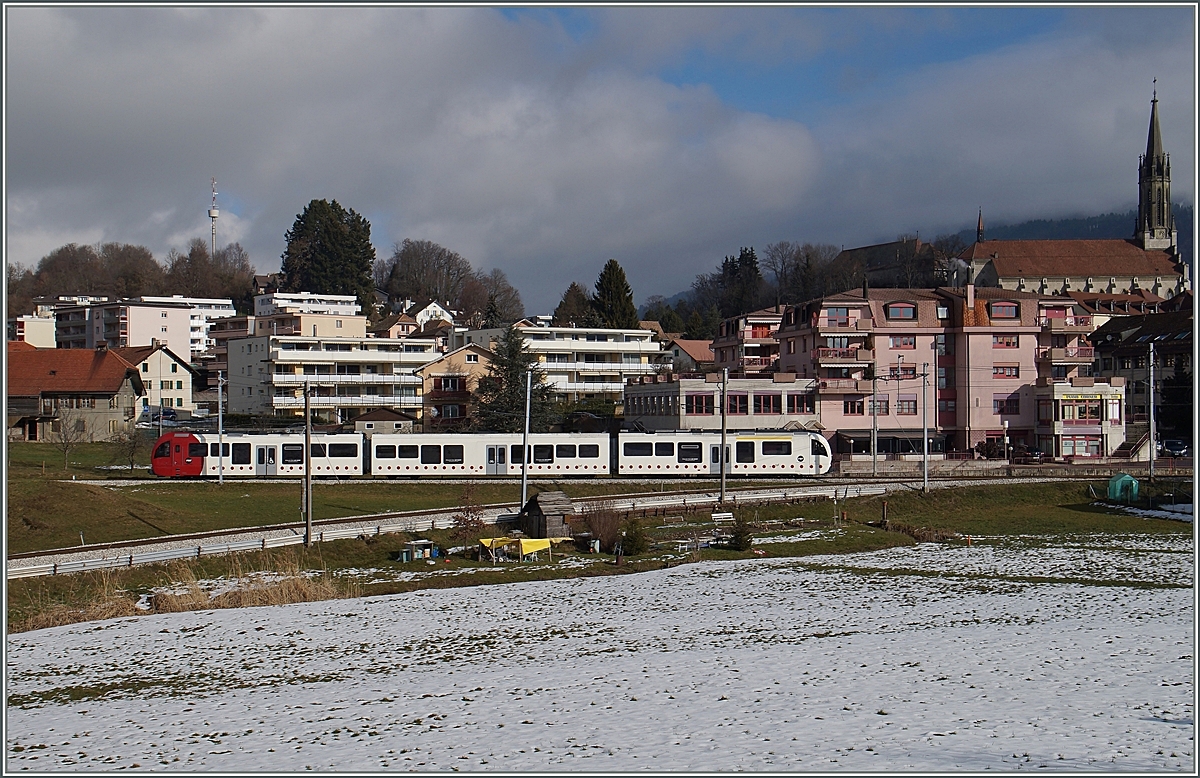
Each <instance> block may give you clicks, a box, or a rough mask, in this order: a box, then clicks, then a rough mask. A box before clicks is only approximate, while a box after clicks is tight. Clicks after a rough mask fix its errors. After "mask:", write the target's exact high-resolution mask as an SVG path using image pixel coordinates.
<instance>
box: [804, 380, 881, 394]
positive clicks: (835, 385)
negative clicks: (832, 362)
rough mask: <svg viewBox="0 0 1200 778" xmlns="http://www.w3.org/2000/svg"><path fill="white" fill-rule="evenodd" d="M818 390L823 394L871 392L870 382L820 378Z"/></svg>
mask: <svg viewBox="0 0 1200 778" xmlns="http://www.w3.org/2000/svg"><path fill="white" fill-rule="evenodd" d="M817 380H818V384H817V386H818V389H819V390H820V391H822V392H831V393H837V392H870V391H871V382H870V381H859V380H857V379H854V378H820V379H817Z"/></svg>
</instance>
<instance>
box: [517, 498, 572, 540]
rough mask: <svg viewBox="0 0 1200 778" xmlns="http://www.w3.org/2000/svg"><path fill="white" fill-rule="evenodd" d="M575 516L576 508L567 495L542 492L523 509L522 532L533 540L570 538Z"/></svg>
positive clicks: (530, 499)
mask: <svg viewBox="0 0 1200 778" xmlns="http://www.w3.org/2000/svg"><path fill="white" fill-rule="evenodd" d="M574 515H575V506H574V505H572V504H571V498H570V497H567V495H566V494H564V493H563V492H540V493H538V494H535V495H534V496H533V497H530V498H529V502H527V503H525V507H524V508H522V509H521V532H523V533H524V534H526V535H528V536H529V537H531V538H556V537H564V536H566V537H569V536H570V535H571V528H570V521H571V517H572V516H574Z"/></svg>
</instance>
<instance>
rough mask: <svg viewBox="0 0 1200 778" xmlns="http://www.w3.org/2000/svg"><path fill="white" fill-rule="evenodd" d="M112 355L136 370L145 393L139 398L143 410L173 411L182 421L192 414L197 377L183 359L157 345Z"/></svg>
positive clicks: (133, 347)
mask: <svg viewBox="0 0 1200 778" xmlns="http://www.w3.org/2000/svg"><path fill="white" fill-rule="evenodd" d="M112 352H113V353H114V354H116V355H117V356H119V357H121V359H123V360H125V361H126V362H128V363H129V364H130V365H132V366H133V367H135V368H136V369H137V371H138V375H139V376H140V377H141V379H142V386H143V388H144V390H145V391H144V392H143V393H142V395H141V407H142V408H143V409H149V408H174V409H175V410H176V411H178V412H179V416H180V417H181V418H188V417H190V416H191V415H192V413H194V412H195V410H196V404H195V401H194V391H195V389H196V386H197V382H196V377H197V376H196V371H195V370H194V369H193V368H192V366H191V364H190V363H189V362H188V361H187V360H186V359H185V358H184V357H182V356H180V355H179V354H176V353H175V352H174V351H172V350H171V349H170V348H169V347H168V346H164V345H162V344H160V343H155V344H153V345H150V346H128V347H125V348H116V349H112Z"/></svg>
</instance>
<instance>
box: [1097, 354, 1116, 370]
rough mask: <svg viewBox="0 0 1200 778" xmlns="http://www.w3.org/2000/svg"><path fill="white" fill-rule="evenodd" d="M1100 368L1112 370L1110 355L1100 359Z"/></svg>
mask: <svg viewBox="0 0 1200 778" xmlns="http://www.w3.org/2000/svg"><path fill="white" fill-rule="evenodd" d="M1100 369H1101V370H1112V369H1113V361H1112V357H1104V358H1103V359H1101V360H1100Z"/></svg>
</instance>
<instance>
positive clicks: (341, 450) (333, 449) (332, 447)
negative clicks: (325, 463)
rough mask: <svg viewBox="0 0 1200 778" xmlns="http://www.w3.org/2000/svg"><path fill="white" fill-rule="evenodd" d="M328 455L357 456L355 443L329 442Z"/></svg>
mask: <svg viewBox="0 0 1200 778" xmlns="http://www.w3.org/2000/svg"><path fill="white" fill-rule="evenodd" d="M329 456H331V457H357V456H358V444H357V443H330V444H329Z"/></svg>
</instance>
